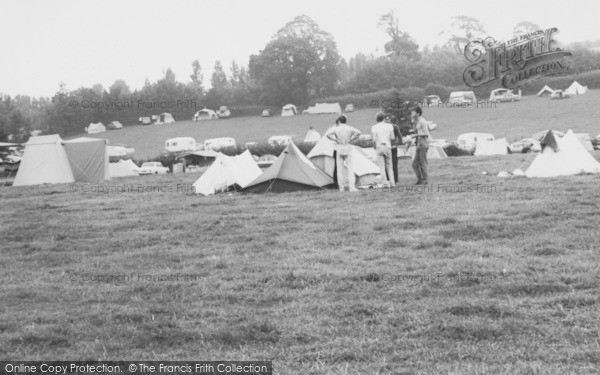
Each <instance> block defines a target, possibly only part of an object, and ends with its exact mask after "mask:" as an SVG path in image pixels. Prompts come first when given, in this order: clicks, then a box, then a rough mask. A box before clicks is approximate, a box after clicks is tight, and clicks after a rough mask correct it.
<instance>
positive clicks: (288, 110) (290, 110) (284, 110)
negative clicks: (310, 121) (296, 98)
mask: <svg viewBox="0 0 600 375" xmlns="http://www.w3.org/2000/svg"><path fill="white" fill-rule="evenodd" d="M297 114H298V109H297V108H296V106H295V105H293V104H286V105H284V106H283V107H281V116H283V117H286V116H295V115H297Z"/></svg>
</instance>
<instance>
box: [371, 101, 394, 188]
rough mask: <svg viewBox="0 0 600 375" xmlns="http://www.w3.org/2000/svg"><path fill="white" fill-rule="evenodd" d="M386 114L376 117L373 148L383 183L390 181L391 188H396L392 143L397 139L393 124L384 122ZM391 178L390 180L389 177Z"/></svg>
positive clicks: (372, 129) (373, 129) (372, 130)
mask: <svg viewBox="0 0 600 375" xmlns="http://www.w3.org/2000/svg"><path fill="white" fill-rule="evenodd" d="M384 119H385V114H384V113H383V112H378V113H377V115H376V116H375V120H376V121H377V124H375V125H373V126H372V127H371V133H373V147H374V148H375V152H377V161H378V163H379V170H380V173H381V183H382V184H386V183H388V181H389V185H390V186H395V185H396V184H395V183H394V171H393V168H392V141H393V140H394V139H395V138H396V136H395V135H394V127H393V126H392V124H390V123H387V122H384ZM386 174H387V176H389V179H388V178H387V176H386Z"/></svg>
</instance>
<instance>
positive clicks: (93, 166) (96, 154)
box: [63, 137, 110, 182]
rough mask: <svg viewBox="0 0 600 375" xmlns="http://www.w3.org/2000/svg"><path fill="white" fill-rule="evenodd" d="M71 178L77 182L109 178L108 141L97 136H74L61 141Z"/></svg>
mask: <svg viewBox="0 0 600 375" xmlns="http://www.w3.org/2000/svg"><path fill="white" fill-rule="evenodd" d="M63 146H64V148H65V152H66V153H67V158H68V159H69V164H70V165H71V171H72V173H73V178H74V179H75V181H77V182H98V181H104V180H110V169H109V166H108V164H109V163H108V141H107V140H106V139H98V138H86V137H82V138H75V139H71V140H68V141H64V142H63Z"/></svg>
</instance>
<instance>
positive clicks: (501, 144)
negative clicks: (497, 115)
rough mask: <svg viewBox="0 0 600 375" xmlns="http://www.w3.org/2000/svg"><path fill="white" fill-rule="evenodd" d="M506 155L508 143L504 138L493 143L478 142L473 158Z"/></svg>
mask: <svg viewBox="0 0 600 375" xmlns="http://www.w3.org/2000/svg"><path fill="white" fill-rule="evenodd" d="M506 154H508V142H507V141H506V138H500V139H496V140H493V141H488V140H480V141H477V143H476V145H475V156H484V155H506Z"/></svg>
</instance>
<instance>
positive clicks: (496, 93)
mask: <svg viewBox="0 0 600 375" xmlns="http://www.w3.org/2000/svg"><path fill="white" fill-rule="evenodd" d="M517 100H521V92H520V91H519V93H518V94H515V93H514V92H512V90H509V89H496V90H492V92H491V93H490V101H491V102H495V103H498V102H515V101H517Z"/></svg>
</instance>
